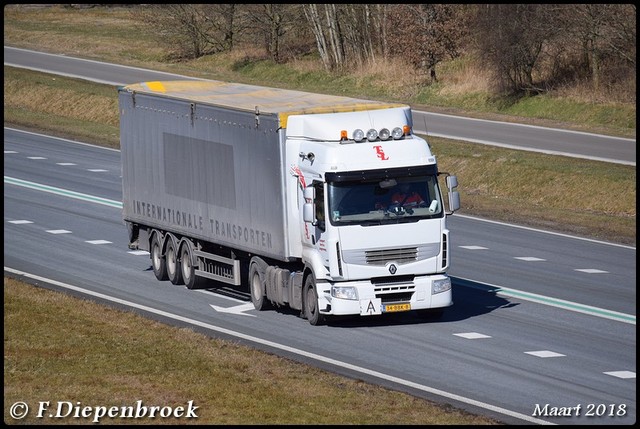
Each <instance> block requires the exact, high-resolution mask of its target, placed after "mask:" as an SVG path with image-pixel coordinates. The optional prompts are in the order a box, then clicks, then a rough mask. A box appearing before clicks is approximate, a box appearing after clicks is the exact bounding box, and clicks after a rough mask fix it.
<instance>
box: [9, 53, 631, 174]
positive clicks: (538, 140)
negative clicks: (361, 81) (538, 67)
mask: <svg viewBox="0 0 640 429" xmlns="http://www.w3.org/2000/svg"><path fill="white" fill-rule="evenodd" d="M4 64H5V65H10V66H13V67H22V68H28V69H31V70H38V71H42V72H45V73H54V74H60V75H64V76H70V77H76V78H80V79H87V80H92V81H95V82H99V83H106V84H110V85H122V84H129V83H135V82H142V81H150V80H167V79H194V78H191V77H188V76H183V75H176V74H170V73H164V72H158V71H153V70H145V69H141V68H136V67H130V66H120V65H116V64H110V63H104V62H99V61H94V60H86V59H80V58H74V57H69V56H65V55H53V54H48V53H43V52H36V51H31V50H25V49H18V48H12V47H9V46H5V47H4ZM413 122H414V129H415V131H416V132H418V133H426V134H427V135H428V136H438V137H446V138H451V139H455V140H463V141H469V142H475V143H481V144H487V145H494V146H501V147H507V148H513V149H519V150H528V151H535V152H542V153H548V154H557V155H564V156H569V157H576V158H585V159H594V160H601V161H605V162H611V163H618V164H626V165H636V140H635V138H634V139H628V138H618V137H611V136H604V135H597V134H589V133H581V132H575V131H568V130H561V129H553V128H544V127H534V126H529V125H522V124H516V123H507V122H496V121H487V120H480V119H472V118H465V117H461V116H453V115H443V114H437V113H431V112H424V111H414V112H413Z"/></svg>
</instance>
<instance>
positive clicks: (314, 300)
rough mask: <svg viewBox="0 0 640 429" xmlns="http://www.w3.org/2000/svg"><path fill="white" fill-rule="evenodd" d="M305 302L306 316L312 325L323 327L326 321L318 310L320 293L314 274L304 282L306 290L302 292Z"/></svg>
mask: <svg viewBox="0 0 640 429" xmlns="http://www.w3.org/2000/svg"><path fill="white" fill-rule="evenodd" d="M302 297H303V299H304V302H303V304H302V305H304V316H305V317H306V318H307V320H308V321H309V323H310V324H312V325H313V326H316V325H322V324H323V323H324V321H325V317H324V316H323V315H322V314H320V309H319V308H318V293H317V289H316V280H315V278H314V277H313V274H309V275H308V276H307V278H306V280H305V281H304V289H303V292H302Z"/></svg>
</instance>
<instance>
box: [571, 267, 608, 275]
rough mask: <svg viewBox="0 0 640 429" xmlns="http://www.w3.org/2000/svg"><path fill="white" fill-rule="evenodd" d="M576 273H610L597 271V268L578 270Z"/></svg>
mask: <svg viewBox="0 0 640 429" xmlns="http://www.w3.org/2000/svg"><path fill="white" fill-rule="evenodd" d="M574 271H580V272H581V273H587V274H607V273H608V272H609V271H602V270H596V269H595V268H576V269H575V270H574Z"/></svg>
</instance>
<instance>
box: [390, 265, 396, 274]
mask: <svg viewBox="0 0 640 429" xmlns="http://www.w3.org/2000/svg"><path fill="white" fill-rule="evenodd" d="M396 271H398V267H396V264H391V265H389V272H390V273H391V274H395V273H396Z"/></svg>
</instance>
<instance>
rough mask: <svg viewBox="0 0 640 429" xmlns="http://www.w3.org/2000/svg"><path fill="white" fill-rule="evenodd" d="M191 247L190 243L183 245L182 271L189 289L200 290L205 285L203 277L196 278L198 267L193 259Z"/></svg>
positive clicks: (181, 256)
mask: <svg viewBox="0 0 640 429" xmlns="http://www.w3.org/2000/svg"><path fill="white" fill-rule="evenodd" d="M191 253H192V252H191V246H190V245H189V243H185V244H183V245H182V250H181V251H180V270H181V271H182V279H183V280H184V284H185V286H187V289H198V288H199V287H201V285H202V283H203V281H202V280H203V279H202V277H199V276H196V267H195V266H194V265H193V261H192V259H191V256H192V254H191Z"/></svg>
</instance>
